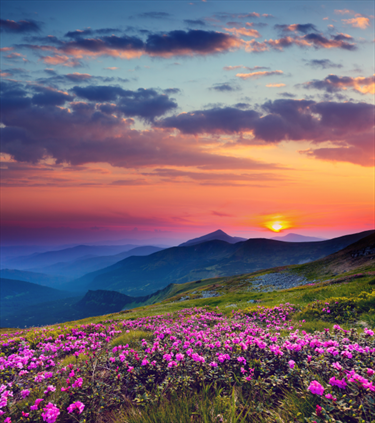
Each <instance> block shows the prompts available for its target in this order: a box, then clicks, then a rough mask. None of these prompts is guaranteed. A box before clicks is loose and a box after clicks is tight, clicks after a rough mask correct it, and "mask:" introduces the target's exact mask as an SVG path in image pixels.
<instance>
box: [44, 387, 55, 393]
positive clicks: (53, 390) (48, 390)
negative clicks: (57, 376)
mask: <svg viewBox="0 0 375 423" xmlns="http://www.w3.org/2000/svg"><path fill="white" fill-rule="evenodd" d="M55 391H56V388H55V387H54V386H52V385H48V386H47V389H46V390H45V391H44V395H47V394H48V393H50V392H55Z"/></svg>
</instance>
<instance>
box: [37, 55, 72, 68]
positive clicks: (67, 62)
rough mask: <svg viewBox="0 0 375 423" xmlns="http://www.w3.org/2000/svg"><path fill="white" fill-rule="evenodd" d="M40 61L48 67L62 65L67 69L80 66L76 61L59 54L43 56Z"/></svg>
mask: <svg viewBox="0 0 375 423" xmlns="http://www.w3.org/2000/svg"><path fill="white" fill-rule="evenodd" d="M42 60H43V62H44V63H46V64H48V65H62V66H68V67H75V66H79V65H80V63H79V61H78V60H75V59H71V58H70V57H68V56H64V55H60V54H55V55H54V56H44V57H42Z"/></svg>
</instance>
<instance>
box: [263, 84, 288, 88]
mask: <svg viewBox="0 0 375 423" xmlns="http://www.w3.org/2000/svg"><path fill="white" fill-rule="evenodd" d="M285 86H286V85H285V84H267V85H266V87H268V88H278V87H285Z"/></svg>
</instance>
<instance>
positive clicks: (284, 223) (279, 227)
mask: <svg viewBox="0 0 375 423" xmlns="http://www.w3.org/2000/svg"><path fill="white" fill-rule="evenodd" d="M262 226H263V227H266V228H267V229H269V230H270V231H272V232H281V231H284V230H285V229H289V228H291V227H293V226H294V225H293V223H292V220H291V219H290V218H288V217H286V216H283V215H268V216H267V218H266V219H265V220H264V221H263V224H262Z"/></svg>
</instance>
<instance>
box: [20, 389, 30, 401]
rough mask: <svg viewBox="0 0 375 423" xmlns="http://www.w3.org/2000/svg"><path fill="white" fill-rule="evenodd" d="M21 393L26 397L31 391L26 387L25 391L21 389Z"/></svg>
mask: <svg viewBox="0 0 375 423" xmlns="http://www.w3.org/2000/svg"><path fill="white" fill-rule="evenodd" d="M21 395H22V398H24V399H25V398H26V397H28V396H29V395H30V391H29V390H28V389H24V390H23V391H21Z"/></svg>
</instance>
